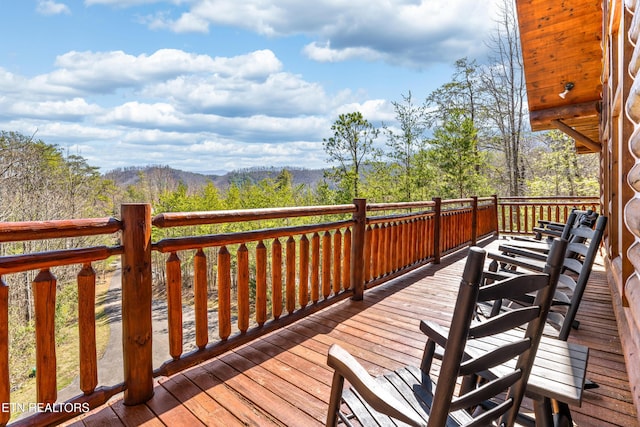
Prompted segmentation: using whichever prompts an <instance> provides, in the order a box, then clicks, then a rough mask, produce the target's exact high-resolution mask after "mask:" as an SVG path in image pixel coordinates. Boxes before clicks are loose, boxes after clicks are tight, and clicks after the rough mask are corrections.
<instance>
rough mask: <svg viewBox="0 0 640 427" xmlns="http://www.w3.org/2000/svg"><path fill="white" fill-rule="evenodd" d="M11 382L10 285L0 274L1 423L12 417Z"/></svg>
mask: <svg viewBox="0 0 640 427" xmlns="http://www.w3.org/2000/svg"><path fill="white" fill-rule="evenodd" d="M9 384H10V383H9V286H7V284H6V283H5V282H4V280H3V279H2V276H0V425H6V424H7V423H8V422H9V419H10V418H11V411H10V408H7V405H8V404H9V401H10V397H9V394H10V390H9Z"/></svg>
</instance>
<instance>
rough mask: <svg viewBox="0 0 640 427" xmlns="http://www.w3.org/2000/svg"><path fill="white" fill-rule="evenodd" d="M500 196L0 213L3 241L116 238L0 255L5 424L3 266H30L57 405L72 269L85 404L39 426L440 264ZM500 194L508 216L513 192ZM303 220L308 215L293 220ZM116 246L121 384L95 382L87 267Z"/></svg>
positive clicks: (42, 359)
mask: <svg viewBox="0 0 640 427" xmlns="http://www.w3.org/2000/svg"><path fill="white" fill-rule="evenodd" d="M497 201H498V199H497V197H495V196H494V197H490V198H480V199H479V198H476V197H473V198H469V199H457V200H440V199H438V198H436V199H434V200H431V201H426V202H410V203H393V204H367V203H366V201H365V200H362V199H356V200H354V203H353V204H348V205H338V206H315V207H294V208H274V209H255V210H241V211H214V212H193V213H165V214H160V215H158V216H155V217H152V216H151V208H150V206H149V205H146V204H140V205H123V206H122V210H121V219H119V220H117V219H113V218H104V219H86V220H74V221H50V222H46V223H41V222H38V223H0V244H2V243H3V242H16V241H27V240H39V239H49V238H66V237H70V236H87V235H112V234H114V233H119V234H116V235H115V236H112V237H119V238H120V242H121V244H120V245H116V246H96V247H87V248H79V249H67V250H58V251H51V252H45V253H32V254H18V255H12V256H4V257H0V375H1V376H2V378H0V409H1V411H0V425H5V424H7V423H8V421H9V419H10V409H11V405H10V398H9V388H8V384H9V379H8V375H9V374H8V371H9V369H8V367H9V360H8V328H10V325H8V324H7V323H8V322H7V319H8V292H7V291H8V289H7V288H8V286H7V285H6V284H5V281H3V278H6V277H7V276H9V275H11V274H14V273H17V272H24V271H34V270H35V271H38V274H37V276H36V278H35V280H34V281H33V284H32V287H33V291H34V292H33V293H34V296H35V310H36V314H35V317H36V326H35V335H36V343H37V344H36V345H37V351H36V359H37V361H36V378H37V390H38V391H37V395H38V401H39V402H40V403H52V402H54V401H56V399H57V386H56V354H55V331H54V322H53V318H52V316H53V313H54V308H55V298H56V279H55V276H54V275H53V273H52V269H55V268H56V267H58V266H61V265H78V273H77V286H78V291H79V297H78V298H79V304H78V307H79V313H78V319H79V327H80V338H79V339H80V342H79V345H80V349H81V356H80V366H79V371H80V385H81V390H82V392H83V395H79V396H76V397H75V398H72V399H70V400H69V401H68V403H73V404H76V405H77V404H79V403H82V404H83V406H75V407H74V406H68V405H67V406H65V411H58V412H56V411H50V412H38V413H35V414H32V415H31V416H29V417H27V418H21V419H19V420H17V421H14V423H13V424H15V425H45V424H49V423H56V422H59V421H61V420H63V419H65V418H70V417H72V416H73V415H74V414H75V413H77V411H79V410H84V409H86V408H87V407H95V406H98V405H100V404H102V403H104V402H106V401H107V400H108V399H109V398H110V397H111V396H113V395H114V394H115V393H118V392H121V391H124V401H125V403H126V404H137V403H142V402H144V401H146V400H147V399H149V397H150V396H151V395H152V393H153V378H154V377H157V376H165V375H171V374H173V373H176V372H179V371H181V370H183V369H186V368H187V367H190V366H193V365H195V364H197V363H200V362H202V361H205V360H207V359H209V358H211V357H214V356H216V355H219V354H221V353H223V352H225V351H227V350H229V349H232V348H234V347H237V346H239V345H242V344H244V343H246V342H249V341H251V340H253V339H255V338H257V337H259V336H261V335H264V334H265V333H268V332H270V331H273V330H275V329H277V328H280V327H282V326H284V325H287V324H289V323H291V322H293V321H295V320H298V319H300V318H302V317H304V316H307V315H308V314H310V313H313V312H315V311H317V310H320V309H322V308H324V307H326V306H328V305H330V304H333V303H335V302H337V301H340V300H342V299H344V298H348V297H351V298H353V299H361V298H363V293H364V290H365V289H368V288H371V287H373V286H375V285H377V284H380V283H383V282H384V281H386V280H389V279H391V278H393V277H396V276H398V275H400V274H403V273H405V272H407V271H410V270H412V269H414V268H416V267H418V266H421V265H424V264H427V263H429V262H434V263H438V262H439V261H440V257H442V256H444V255H446V254H448V253H450V252H453V251H455V250H457V249H459V248H462V247H464V246H468V245H472V244H475V243H476V242H477V241H478V240H479V239H481V238H483V237H486V236H489V235H492V234H495V233H496V231H497V229H498V220H499V215H498V212H501V211H502V212H504V207H499V206H498V204H497ZM509 203H512V204H511V205H509V206H510V208H509V209H512V212H513V206H514V205H513V203H514V202H513V201H509ZM550 204H551V205H553V204H552V203H550ZM553 206H554V208H555V205H553ZM520 211H521V212H522V210H520ZM303 217H313V218H308V221H305V222H304V223H302V221H300V219H301V218H303ZM267 219H269V220H283V222H286V221H289V224H291V223H295V224H299V225H286V226H276V227H271V228H263V229H254V228H255V227H254V228H252V224H256V223H255V222H252V221H258V223H264V220H267ZM240 222H247V227H246V230H245V231H238V232H233V233H222V234H220V233H217V234H205V235H202V234H198V235H186V236H184V237H171V238H162V239H159V240H157V241H155V242H154V241H153V240H152V235H154V234H156V235H157V234H162V233H161V232H162V230H166V231H170V233H165V235H172V236H181V235H182V234H188V232H191V231H192V230H193V229H195V228H196V227H198V226H205V227H206V226H210V225H212V224H225V223H226V224H237V223H240ZM503 223H504V222H503ZM185 227H191V228H185ZM154 230H155V231H154ZM185 230H187V231H186V232H185ZM152 231H153V233H152ZM111 256H120V259H121V270H122V330H123V346H122V348H123V369H124V378H123V381H122V382H121V383H119V384H106V385H100V386H99V385H98V384H97V360H96V344H95V311H96V304H95V279H96V278H95V272H94V271H93V268H92V264H93V263H95V262H96V261H99V260H104V259H107V258H108V257H111ZM158 256H159V257H163V258H164V272H165V273H164V274H165V276H166V277H165V281H164V283H166V289H164V292H163V294H164V295H166V304H167V322H168V328H167V329H168V336H167V338H166V339H167V340H168V347H169V353H170V360H167V361H166V362H164V363H163V364H162V365H161V366H159V367H156V368H155V369H154V367H153V363H152V346H153V339H152V327H151V315H152V283H151V282H152V277H154V276H153V273H154V272H153V271H152V270H153V267H152V257H158ZM187 261H189V262H187ZM211 271H215V275H211V274H210V272H211ZM187 275H188V276H189V278H190V279H192V283H193V288H192V291H190V295H189V296H188V298H187V296H186V295H183V292H184V290H185V287H184V286H183V284H184V282H185V280H186V277H185V276H187ZM212 276H213V279H211V277H212ZM210 282H211V283H210ZM185 310H193V314H194V318H195V322H194V324H195V331H193V334H185V327H184V325H183V315H184V313H185ZM189 332H191V331H189ZM186 336H193V339H191V338H189V339H187V338H185V337H186ZM69 408H71V409H72V410H71V411H69V410H68V409H69ZM74 408H76V409H77V411H76V412H74V411H73V409H74Z"/></svg>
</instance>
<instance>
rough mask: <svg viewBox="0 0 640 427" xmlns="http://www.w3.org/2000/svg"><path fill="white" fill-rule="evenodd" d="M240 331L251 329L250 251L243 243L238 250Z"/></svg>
mask: <svg viewBox="0 0 640 427" xmlns="http://www.w3.org/2000/svg"><path fill="white" fill-rule="evenodd" d="M238 329H239V330H240V333H242V334H244V333H246V332H247V329H249V250H248V249H247V246H246V245H245V244H244V243H243V244H241V245H240V247H239V248H238Z"/></svg>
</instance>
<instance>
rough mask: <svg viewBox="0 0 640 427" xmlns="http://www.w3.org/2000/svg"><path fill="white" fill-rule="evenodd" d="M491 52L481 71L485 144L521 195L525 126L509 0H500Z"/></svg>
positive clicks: (521, 71) (523, 91)
mask: <svg viewBox="0 0 640 427" xmlns="http://www.w3.org/2000/svg"><path fill="white" fill-rule="evenodd" d="M488 44H489V47H490V48H491V50H492V54H491V55H490V57H489V62H490V64H489V66H487V67H485V68H484V69H483V72H482V74H481V80H482V91H483V94H484V97H485V99H486V101H485V105H484V107H483V110H484V111H483V114H484V116H485V117H484V120H486V121H487V127H486V129H488V130H489V133H490V134H489V135H488V139H487V143H488V146H489V147H491V148H493V149H495V150H499V151H501V152H502V153H503V154H504V162H505V169H506V181H507V183H508V191H509V195H511V196H520V195H523V194H524V178H525V171H524V161H523V158H522V156H521V154H522V153H521V147H522V142H523V135H524V133H525V126H526V111H525V102H526V87H525V82H524V67H523V64H522V52H521V50H520V35H519V33H518V20H517V16H516V13H515V10H514V4H513V1H512V0H503V3H502V9H501V14H500V18H499V21H498V27H497V29H496V32H495V34H494V35H493V36H492V37H491V39H490V40H489V43H488Z"/></svg>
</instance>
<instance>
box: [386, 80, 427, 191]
mask: <svg viewBox="0 0 640 427" xmlns="http://www.w3.org/2000/svg"><path fill="white" fill-rule="evenodd" d="M402 100H403V102H396V101H392V102H391V104H392V105H393V108H394V110H395V112H396V120H397V121H398V126H399V128H400V129H399V130H398V131H397V130H395V129H393V128H391V127H389V126H387V125H385V124H384V123H383V124H382V128H383V129H384V133H385V134H386V135H387V146H388V147H389V148H390V151H389V153H388V154H387V155H388V156H389V157H390V158H391V159H392V160H393V161H394V162H396V163H397V164H398V166H399V167H400V170H401V174H400V183H399V187H400V197H401V198H402V199H403V200H405V201H410V200H412V196H413V190H414V188H415V186H416V184H415V177H414V169H415V168H416V165H415V164H414V163H415V161H416V153H417V152H418V151H420V150H421V149H423V148H424V133H425V130H426V123H425V118H426V117H425V114H426V109H427V107H426V105H424V104H423V105H416V104H414V103H413V100H412V97H411V92H409V94H408V95H402Z"/></svg>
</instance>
